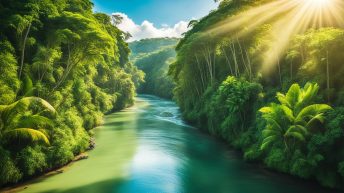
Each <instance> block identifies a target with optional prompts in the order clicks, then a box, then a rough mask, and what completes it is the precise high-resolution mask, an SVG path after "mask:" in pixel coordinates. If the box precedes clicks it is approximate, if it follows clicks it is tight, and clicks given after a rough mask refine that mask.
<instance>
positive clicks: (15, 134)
mask: <svg viewBox="0 0 344 193" xmlns="http://www.w3.org/2000/svg"><path fill="white" fill-rule="evenodd" d="M4 137H6V138H7V139H9V140H11V141H13V140H17V141H20V140H21V139H26V140H29V141H31V142H39V141H40V142H44V143H45V144H47V145H50V142H49V139H48V137H47V136H46V135H45V134H44V133H43V132H41V131H38V130H35V129H32V128H17V129H12V130H10V131H6V132H5V133H4Z"/></svg>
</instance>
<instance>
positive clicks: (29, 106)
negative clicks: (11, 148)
mask: <svg viewBox="0 0 344 193" xmlns="http://www.w3.org/2000/svg"><path fill="white" fill-rule="evenodd" d="M38 105H39V106H42V109H39V107H37V106H38ZM44 111H45V112H50V113H51V114H55V113H56V112H55V109H54V107H52V106H51V105H50V104H49V103H48V102H47V101H45V100H43V99H41V98H37V97H25V98H22V99H20V100H18V101H16V102H14V103H12V104H9V105H0V117H1V120H0V123H1V125H0V139H1V142H2V143H3V144H9V143H20V141H25V140H29V141H31V142H38V141H42V142H44V143H45V144H49V139H48V136H47V135H46V133H47V131H46V129H49V127H50V128H51V127H53V124H52V122H51V121H50V120H49V119H48V118H47V117H45V116H42V115H40V114H42V113H43V112H44ZM44 127H45V128H44ZM23 139H24V140H23Z"/></svg>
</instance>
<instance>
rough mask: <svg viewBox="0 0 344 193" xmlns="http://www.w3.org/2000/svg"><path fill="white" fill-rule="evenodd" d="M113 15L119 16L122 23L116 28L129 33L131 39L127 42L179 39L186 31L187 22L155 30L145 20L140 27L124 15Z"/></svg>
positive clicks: (152, 25)
mask: <svg viewBox="0 0 344 193" xmlns="http://www.w3.org/2000/svg"><path fill="white" fill-rule="evenodd" d="M113 15H120V16H122V17H123V21H122V23H121V24H119V25H118V26H117V27H118V28H119V29H121V30H122V31H124V32H129V33H130V34H131V35H132V36H133V37H132V38H130V39H129V41H135V40H140V39H144V38H160V37H181V35H182V34H183V33H184V32H186V31H187V30H188V22H187V21H180V22H178V23H177V24H175V25H174V26H173V27H172V26H168V25H162V26H161V28H157V27H155V26H154V24H153V23H151V22H149V21H147V20H145V21H143V22H142V24H141V25H139V24H136V23H135V22H134V21H133V20H132V19H130V18H129V17H128V16H127V15H126V14H124V13H113Z"/></svg>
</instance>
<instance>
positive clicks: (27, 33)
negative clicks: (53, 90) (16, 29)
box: [19, 22, 31, 79]
mask: <svg viewBox="0 0 344 193" xmlns="http://www.w3.org/2000/svg"><path fill="white" fill-rule="evenodd" d="M30 29H31V22H30V24H29V27H28V28H27V30H26V33H25V37H24V41H23V46H22V50H21V58H20V69H19V79H20V78H21V75H22V71H23V66H24V57H25V46H26V41H27V37H28V35H29V33H30Z"/></svg>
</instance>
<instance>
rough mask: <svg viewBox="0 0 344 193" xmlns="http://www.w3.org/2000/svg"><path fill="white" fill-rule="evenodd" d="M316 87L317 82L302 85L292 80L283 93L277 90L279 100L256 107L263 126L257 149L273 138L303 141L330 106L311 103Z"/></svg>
mask: <svg viewBox="0 0 344 193" xmlns="http://www.w3.org/2000/svg"><path fill="white" fill-rule="evenodd" d="M318 90H319V86H318V84H311V83H307V84H306V85H305V87H304V88H302V89H301V88H300V86H299V85H298V84H293V85H292V86H291V87H290V89H289V90H288V92H287V93H286V94H285V95H284V94H282V93H277V99H278V101H279V102H280V104H274V103H273V104H271V105H270V106H269V107H263V108H261V109H260V110H259V111H260V112H261V113H263V118H264V119H265V120H266V122H267V126H266V127H265V129H264V130H263V142H262V145H261V149H265V148H267V147H268V146H269V145H271V144H272V143H273V142H277V141H284V144H285V147H286V148H289V144H288V142H290V141H291V140H288V139H294V140H293V141H295V140H296V141H299V142H306V140H307V138H308V137H309V136H310V134H311V132H313V131H314V128H315V126H316V125H317V124H319V123H323V122H324V120H325V117H324V113H325V112H326V111H329V110H331V109H332V108H331V107H330V106H329V105H326V104H312V103H313V101H314V99H315V96H316V95H317V93H318Z"/></svg>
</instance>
